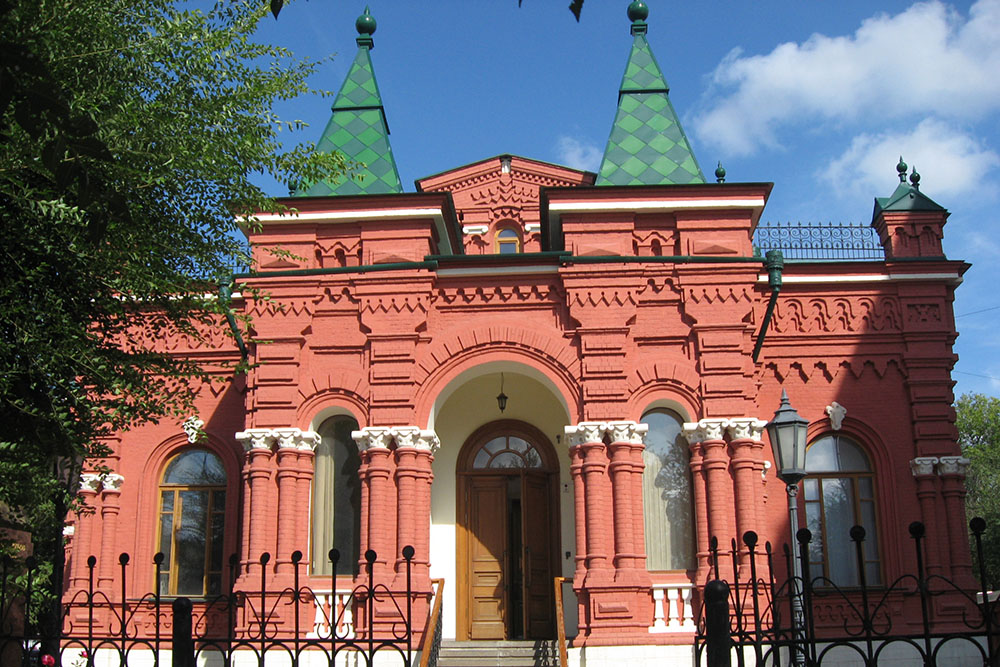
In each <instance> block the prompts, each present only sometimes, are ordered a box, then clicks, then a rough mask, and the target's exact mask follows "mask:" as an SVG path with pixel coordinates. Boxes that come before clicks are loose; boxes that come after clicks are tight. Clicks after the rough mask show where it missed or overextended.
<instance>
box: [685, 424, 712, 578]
mask: <svg viewBox="0 0 1000 667" xmlns="http://www.w3.org/2000/svg"><path fill="white" fill-rule="evenodd" d="M684 435H685V437H686V438H688V443H689V447H690V449H691V460H690V466H691V487H692V493H693V495H694V523H695V539H696V540H697V545H696V555H697V559H698V565H697V568H698V571H697V573H696V574H695V583H697V584H704V583H705V582H706V581H708V579H709V572H710V571H711V561H710V559H709V557H710V555H711V554H710V553H709V551H708V540H709V534H708V504H707V501H706V491H705V474H704V473H705V470H704V468H705V457H704V452H703V451H702V446H701V440H699V439H698V435H697V432H691V433H688V432H687V431H685V432H684Z"/></svg>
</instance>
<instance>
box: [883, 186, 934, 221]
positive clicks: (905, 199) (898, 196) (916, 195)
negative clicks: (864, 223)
mask: <svg viewBox="0 0 1000 667" xmlns="http://www.w3.org/2000/svg"><path fill="white" fill-rule="evenodd" d="M945 210H947V209H945V207H944V206H941V205H940V204H938V203H937V202H936V201H934V200H933V199H931V198H930V197H928V196H927V195H925V194H924V193H923V192H921V191H920V188H919V187H918V186H915V185H911V184H909V183H900V184H899V185H898V186H897V187H896V191H895V192H893V193H892V194H891V195H889V196H888V197H876V198H875V215H878V213H879V211H945ZM873 217H874V216H873Z"/></svg>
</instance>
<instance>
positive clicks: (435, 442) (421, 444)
mask: <svg viewBox="0 0 1000 667" xmlns="http://www.w3.org/2000/svg"><path fill="white" fill-rule="evenodd" d="M416 447H417V449H422V450H424V451H429V452H430V453H431V454H433V453H435V452H436V451H437V450H439V449H440V448H441V439H440V438H439V437H438V436H437V433H435V432H434V431H431V430H429V429H424V430H422V431H420V437H418V438H417V441H416Z"/></svg>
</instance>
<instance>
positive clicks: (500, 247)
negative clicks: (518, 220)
mask: <svg viewBox="0 0 1000 667" xmlns="http://www.w3.org/2000/svg"><path fill="white" fill-rule="evenodd" d="M519 252H521V238H520V237H519V236H518V235H517V231H516V230H514V229H512V228H510V227H504V228H502V229H500V230H499V231H498V232H497V253H499V254H501V255H516V254H517V253H519Z"/></svg>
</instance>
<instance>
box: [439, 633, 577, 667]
mask: <svg viewBox="0 0 1000 667" xmlns="http://www.w3.org/2000/svg"><path fill="white" fill-rule="evenodd" d="M437 664H438V667H559V648H558V646H556V642H555V640H548V639H535V640H524V641H511V640H508V641H465V642H460V641H455V640H453V639H446V640H444V641H442V642H441V649H440V651H439V652H438V661H437Z"/></svg>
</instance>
